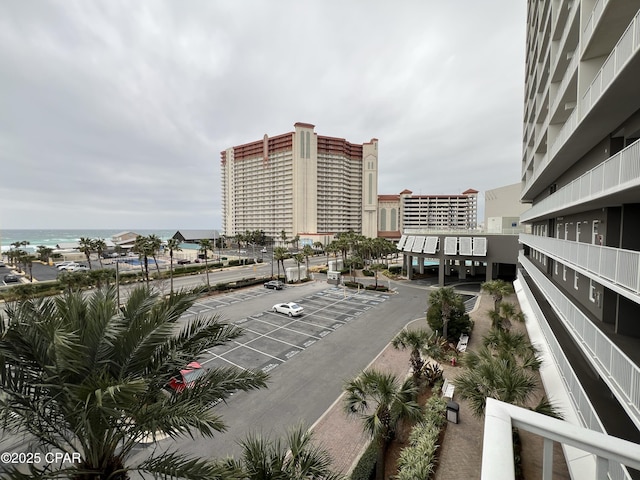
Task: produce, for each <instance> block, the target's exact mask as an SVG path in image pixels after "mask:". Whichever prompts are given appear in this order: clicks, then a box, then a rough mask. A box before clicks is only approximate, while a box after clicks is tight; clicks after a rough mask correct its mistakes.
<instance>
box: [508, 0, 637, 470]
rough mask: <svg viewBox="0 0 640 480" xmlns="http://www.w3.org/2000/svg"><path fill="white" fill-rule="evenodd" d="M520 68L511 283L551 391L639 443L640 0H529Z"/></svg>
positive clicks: (573, 413) (586, 422)
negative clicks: (519, 229) (517, 216)
mask: <svg viewBox="0 0 640 480" xmlns="http://www.w3.org/2000/svg"><path fill="white" fill-rule="evenodd" d="M525 78H526V83H525V95H526V96H525V106H524V129H523V140H524V141H523V145H524V149H523V156H522V178H521V180H522V190H521V198H522V200H523V201H524V202H526V203H530V204H531V208H530V209H529V210H527V211H526V212H524V213H523V214H522V215H521V220H522V221H523V222H524V223H526V224H528V225H530V226H531V234H521V235H520V241H521V243H522V245H523V247H524V249H523V253H522V254H521V255H520V257H519V263H520V265H521V270H520V278H519V280H518V282H519V283H520V286H521V287H522V290H521V292H520V293H519V296H520V297H521V303H525V302H528V303H530V304H531V308H532V312H531V315H530V316H531V317H532V318H530V320H533V321H534V323H535V324H536V325H537V326H538V327H539V329H540V331H541V332H542V335H541V337H540V338H541V339H542V343H541V344H540V345H541V347H544V350H545V351H546V352H547V354H546V355H547V356H546V358H545V360H546V361H548V364H549V365H554V366H555V368H556V371H557V372H560V375H559V377H558V378H561V380H562V381H561V382H558V383H557V384H555V385H556V387H555V389H554V390H552V391H548V392H547V393H548V394H549V395H550V396H551V397H552V399H553V398H554V397H556V398H558V397H559V396H561V395H563V394H567V396H566V398H568V399H570V402H569V405H570V409H569V410H568V411H567V412H566V413H567V416H568V417H569V418H572V419H575V421H578V422H580V423H582V424H583V426H587V427H588V428H590V429H594V430H601V431H604V432H606V433H608V434H611V435H614V436H618V437H622V438H626V439H629V440H632V441H634V442H636V443H640V441H639V440H640V434H639V433H638V429H640V367H639V365H640V141H639V140H638V139H639V137H640V0H608V1H607V0H529V1H528V21H527V47H526V77H525ZM543 378H544V376H543ZM618 473H620V472H617V473H616V475H618ZM616 475H614V476H612V477H611V478H628V477H624V476H616ZM625 475H626V474H625ZM584 478H586V477H584ZM634 478H637V477H634Z"/></svg>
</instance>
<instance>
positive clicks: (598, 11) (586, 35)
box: [581, 0, 609, 53]
mask: <svg viewBox="0 0 640 480" xmlns="http://www.w3.org/2000/svg"><path fill="white" fill-rule="evenodd" d="M607 3H609V0H598V1H597V2H596V4H595V5H594V6H593V10H592V11H591V15H589V19H588V20H587V23H586V24H585V26H584V29H583V30H582V39H581V43H582V46H583V48H582V52H583V53H584V49H585V48H586V47H587V45H588V44H589V39H591V35H593V31H594V30H595V28H596V26H597V25H598V22H599V21H600V17H601V16H602V12H603V11H604V7H605V6H606V5H607Z"/></svg>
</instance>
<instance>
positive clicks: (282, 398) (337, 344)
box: [135, 281, 427, 460]
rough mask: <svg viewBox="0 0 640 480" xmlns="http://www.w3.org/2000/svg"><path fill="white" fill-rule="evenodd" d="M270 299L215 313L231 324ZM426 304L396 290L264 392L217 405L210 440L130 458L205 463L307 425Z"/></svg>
mask: <svg viewBox="0 0 640 480" xmlns="http://www.w3.org/2000/svg"><path fill="white" fill-rule="evenodd" d="M327 287H328V285H327V284H326V283H324V282H320V281H317V282H312V283H307V284H304V285H301V286H297V287H289V288H288V289H286V290H285V291H284V292H286V294H285V295H286V296H288V297H289V298H292V299H293V300H295V299H297V298H299V297H304V296H305V295H310V294H313V293H317V292H321V291H323V290H325V289H327ZM271 298H275V296H274V297H271ZM271 298H269V297H267V298H264V299H263V300H256V301H255V302H254V304H252V305H248V304H247V303H235V304H232V305H229V306H228V307H226V308H223V309H220V312H221V313H222V314H223V315H224V316H225V317H226V318H230V319H233V318H235V316H236V315H241V316H247V315H251V314H253V313H259V312H261V311H265V310H267V309H268V308H269V304H270V303H271ZM426 300H427V296H426V292H425V290H423V289H412V288H406V287H404V286H401V285H398V293H396V294H390V295H389V297H388V299H387V300H386V301H384V302H380V303H378V304H377V305H376V306H375V307H374V308H371V309H369V310H367V311H366V312H363V313H362V314H360V315H358V316H356V317H355V318H354V319H353V320H351V321H349V322H347V323H345V324H344V325H342V326H341V327H340V328H339V329H337V330H336V331H334V332H333V333H331V334H330V335H327V336H326V337H324V338H323V339H322V340H321V341H318V342H315V343H314V344H313V345H311V346H310V347H308V348H305V349H304V350H302V351H300V352H299V353H298V354H296V355H295V356H294V357H292V358H290V359H288V360H287V361H285V362H283V363H281V364H279V365H278V367H277V368H275V369H273V370H271V371H270V372H269V374H270V380H269V383H268V388H267V389H264V390H259V391H255V392H249V393H244V392H241V393H238V394H236V395H234V396H233V397H232V398H231V399H230V400H229V401H228V402H227V403H226V404H220V405H218V406H216V407H215V408H216V410H217V412H218V413H219V414H220V415H221V416H222V419H223V421H224V422H225V423H226V425H227V427H228V429H227V431H226V432H224V433H220V434H217V435H216V436H214V437H213V438H202V437H200V436H196V438H195V439H193V440H192V439H190V438H184V439H178V440H175V441H174V440H171V439H166V440H162V441H160V442H158V443H157V444H155V445H146V446H140V448H139V449H138V452H137V453H136V456H135V459H136V460H141V459H143V458H146V457H147V456H148V455H149V454H150V452H151V450H152V449H161V450H160V451H162V450H165V449H173V450H178V451H180V452H187V453H189V454H190V455H195V456H202V457H205V458H225V457H227V456H230V455H234V456H238V455H239V453H240V448H239V446H238V445H237V442H238V440H240V439H242V438H244V437H245V436H246V434H247V433H248V432H262V433H268V434H273V435H281V434H283V433H284V432H286V431H287V429H288V428H290V427H292V426H295V425H297V424H300V423H302V424H304V425H306V426H311V425H312V424H313V423H314V422H315V421H316V420H317V419H318V418H320V417H321V416H322V414H323V413H324V412H325V411H326V410H327V409H328V408H329V407H330V406H331V405H332V404H333V403H334V401H335V400H336V399H337V398H338V397H339V396H340V395H341V393H342V389H343V385H344V384H345V382H347V381H349V380H351V379H352V378H354V377H355V376H356V375H358V374H359V373H360V372H361V371H362V370H363V369H364V368H365V367H366V366H367V365H368V364H369V363H370V362H371V360H372V359H373V358H375V357H376V356H377V355H378V354H379V353H380V351H382V350H383V349H384V347H385V346H386V345H387V344H388V343H389V341H390V340H391V339H392V338H393V337H394V336H395V335H396V334H397V333H398V332H399V331H400V330H401V329H402V328H403V327H404V326H405V325H406V324H407V323H408V322H410V321H412V320H415V319H419V318H425V311H426ZM260 302H262V303H260ZM300 303H301V305H303V307H304V306H305V305H304V302H300Z"/></svg>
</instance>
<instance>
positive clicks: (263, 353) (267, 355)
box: [225, 338, 300, 362]
mask: <svg viewBox="0 0 640 480" xmlns="http://www.w3.org/2000/svg"><path fill="white" fill-rule="evenodd" d="M254 340H257V339H255V338H254V339H253V340H250V341H249V342H247V343H240V344H239V345H238V347H236V348H240V347H246V348H248V349H249V350H253V351H254V352H258V353H260V354H262V355H264V356H266V357H271V358H275V359H276V360H280V361H281V362H284V361H286V358H285V359H284V360H283V359H282V358H280V357H276V356H274V355H269V354H268V353H267V352H263V351H262V350H258V349H257V348H253V347H250V346H249V343H251V342H253V341H254ZM271 340H275V339H271ZM235 343H238V342H235ZM295 347H296V348H300V347H298V346H297V345H295ZM236 348H233V349H231V350H229V351H230V352H231V351H232V350H236ZM225 353H228V352H225Z"/></svg>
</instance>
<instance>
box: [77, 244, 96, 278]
mask: <svg viewBox="0 0 640 480" xmlns="http://www.w3.org/2000/svg"><path fill="white" fill-rule="evenodd" d="M78 245H79V247H78V250H80V251H81V252H82V253H84V255H85V257H87V263H88V264H89V270H91V268H92V267H91V253H93V240H92V239H91V238H89V237H80V241H79V243H78Z"/></svg>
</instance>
